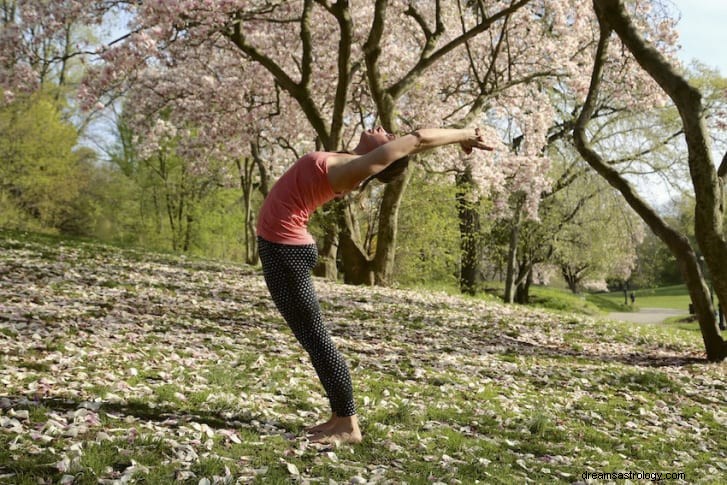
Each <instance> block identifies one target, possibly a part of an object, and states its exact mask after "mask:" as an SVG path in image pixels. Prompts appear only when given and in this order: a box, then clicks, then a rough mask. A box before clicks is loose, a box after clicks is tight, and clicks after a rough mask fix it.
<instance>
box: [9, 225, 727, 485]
mask: <svg viewBox="0 0 727 485" xmlns="http://www.w3.org/2000/svg"><path fill="white" fill-rule="evenodd" d="M316 287H317V291H318V294H319V297H320V299H321V305H322V309H323V311H324V314H325V317H326V319H327V322H328V324H329V325H330V328H331V331H332V333H333V335H334V339H335V341H336V342H337V344H338V345H339V347H340V348H341V350H342V352H343V353H344V355H345V356H346V357H347V359H348V361H349V364H350V366H351V370H352V376H353V380H354V387H355V390H356V397H357V402H358V405H359V410H360V419H361V423H362V430H363V433H364V441H363V443H361V444H360V445H356V446H324V445H316V444H312V443H310V442H308V441H307V440H306V439H305V437H304V434H303V432H302V431H303V428H304V427H305V426H306V425H310V424H312V423H314V422H317V421H320V420H322V419H325V418H327V417H328V407H327V402H326V399H325V397H324V396H322V394H321V389H320V386H319V384H318V383H317V380H316V379H315V378H314V373H313V369H312V367H311V365H310V364H309V362H308V359H307V357H306V356H305V355H303V354H302V352H301V350H300V348H299V346H298V344H297V343H296V342H295V339H294V337H293V336H292V334H291V332H290V331H289V330H288V328H287V327H286V325H285V324H284V322H283V321H282V319H281V318H280V316H279V315H278V313H277V311H276V310H275V308H274V307H273V305H272V303H271V302H270V298H269V296H268V294H267V290H266V288H265V285H264V282H263V280H262V277H261V275H260V272H259V270H258V269H257V268H253V267H248V266H243V265H234V264H227V263H221V262H214V261H201V260H193V259H187V258H183V257H178V256H174V255H165V254H152V253H146V252H142V251H136V250H122V249H118V248H111V247H107V246H101V245H97V244H91V243H84V242H69V241H59V240H51V241H44V240H38V239H32V240H31V239H28V238H26V237H23V238H19V237H17V236H10V235H7V234H5V235H3V234H2V233H0V483H8V484H41V483H42V484H51V483H52V484H56V483H61V484H98V483H101V484H116V483H118V484H121V483H144V484H170V483H188V484H194V485H199V484H203V485H204V484H235V483H240V484H242V483H245V484H246V483H263V484H268V483H269V484H287V483H301V484H303V483H311V484H313V483H322V484H338V483H341V484H349V483H360V484H364V483H371V484H374V483H376V484H384V483H387V484H401V483H409V484H460V483H461V484H471V483H487V484H491V483H495V484H497V483H507V484H509V483H517V484H522V483H575V482H581V483H582V482H583V481H584V477H585V475H584V474H586V473H588V474H594V473H595V474H597V473H605V472H617V473H624V474H628V473H637V472H638V473H654V474H656V473H661V474H666V473H673V474H675V475H674V476H673V477H672V478H674V479H673V480H670V481H669V482H668V483H705V484H721V483H724V480H723V478H724V476H725V475H726V474H727V409H726V408H725V396H726V395H727V379H725V371H727V363H719V364H713V363H706V362H705V361H704V360H703V349H702V342H701V337H700V335H699V334H698V333H697V332H694V331H690V330H684V329H681V328H674V327H672V326H669V325H660V326H657V325H629V324H622V323H618V322H612V321H608V320H602V319H600V317H595V316H584V315H583V314H581V313H574V312H570V311H567V310H562V309H561V310H558V311H556V312H553V311H548V310H542V309H537V308H532V307H528V308H522V307H518V306H505V305H502V304H500V303H498V302H496V301H493V300H483V299H477V298H461V297H459V296H456V295H448V294H446V293H441V292H435V291H429V292H427V291H404V290H396V289H387V288H362V287H352V286H344V285H340V284H335V283H330V282H326V281H323V280H316ZM593 476H594V475H589V477H593ZM653 477H654V478H655V477H656V475H654V476H653ZM664 477H665V475H662V478H664ZM591 483H625V481H624V480H622V479H616V480H610V481H608V480H606V481H598V482H591ZM630 483H646V481H645V480H641V479H639V478H638V476H635V475H632V477H631V481H630Z"/></svg>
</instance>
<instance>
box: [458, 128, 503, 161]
mask: <svg viewBox="0 0 727 485" xmlns="http://www.w3.org/2000/svg"><path fill="white" fill-rule="evenodd" d="M459 146H461V147H462V150H464V152H465V153H466V154H467V155H469V154H470V153H472V150H474V149H475V148H477V149H478V150H487V151H492V150H494V148H493V147H491V146H490V145H488V144H486V143H485V138H484V137H483V136H482V135H481V134H480V129H479V128H475V132H474V136H469V137H467V139H465V140H462V141H461V142H459Z"/></svg>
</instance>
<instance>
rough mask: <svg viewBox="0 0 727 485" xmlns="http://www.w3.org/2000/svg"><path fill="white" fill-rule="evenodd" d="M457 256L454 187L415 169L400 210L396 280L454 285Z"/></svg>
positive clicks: (441, 179)
mask: <svg viewBox="0 0 727 485" xmlns="http://www.w3.org/2000/svg"><path fill="white" fill-rule="evenodd" d="M459 257H460V255H459V221H458V219H457V210H456V206H455V187H454V185H453V184H451V183H447V182H446V181H445V180H443V178H442V177H439V176H436V175H432V174H427V173H424V172H423V171H422V170H419V169H417V170H416V171H415V173H414V174H413V176H412V180H411V182H410V187H409V189H408V190H407V193H406V194H405V196H404V200H403V202H402V206H401V209H400V211H399V236H398V239H397V252H396V266H395V267H396V269H395V270H394V275H395V278H396V281H397V282H398V283H401V284H404V285H421V284H426V285H432V284H438V285H445V286H455V287H456V286H457V284H458V274H459Z"/></svg>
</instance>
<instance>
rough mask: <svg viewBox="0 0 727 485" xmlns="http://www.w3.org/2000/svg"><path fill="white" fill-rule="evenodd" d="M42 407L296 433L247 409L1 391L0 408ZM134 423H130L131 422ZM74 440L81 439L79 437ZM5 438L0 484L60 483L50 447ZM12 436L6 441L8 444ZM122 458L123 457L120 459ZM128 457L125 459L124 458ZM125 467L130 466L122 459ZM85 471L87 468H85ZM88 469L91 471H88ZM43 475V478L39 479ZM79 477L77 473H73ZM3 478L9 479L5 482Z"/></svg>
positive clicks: (166, 422)
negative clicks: (26, 449)
mask: <svg viewBox="0 0 727 485" xmlns="http://www.w3.org/2000/svg"><path fill="white" fill-rule="evenodd" d="M36 408H44V409H46V410H48V411H55V412H60V413H66V412H73V411H76V410H78V409H82V408H86V409H90V410H93V411H94V412H98V413H99V414H100V415H101V417H104V415H106V416H109V415H113V416H114V417H116V418H121V419H123V418H125V417H133V418H136V419H138V420H139V421H142V422H153V423H155V424H156V425H159V426H165V427H169V428H175V427H178V426H182V425H184V424H185V423H192V422H194V423H199V424H206V425H207V426H209V427H210V428H212V429H214V430H217V429H235V428H238V429H239V428H252V429H256V430H258V431H259V432H260V433H261V434H268V435H270V434H279V435H284V434H286V433H295V432H296V429H295V426H294V425H292V424H291V423H285V422H271V421H269V420H267V419H266V418H264V417H262V416H259V415H255V414H253V413H252V412H249V411H243V412H241V413H235V414H232V413H227V412H225V413H220V412H214V411H198V410H195V411H192V410H180V409H176V408H173V407H165V406H155V407H152V406H149V405H147V404H145V403H142V402H129V403H110V402H89V401H78V400H73V399H65V398H54V397H44V398H38V399H28V398H27V397H24V396H7V395H6V396H2V395H0V409H15V410H16V411H17V410H23V409H26V410H31V413H32V409H36ZM130 426H131V427H133V424H132V425H130ZM77 440H81V441H84V439H83V438H82V437H80V436H79V437H78V438H77ZM3 441H4V440H0V484H2V483H13V484H25V483H28V484H30V483H33V484H36V483H59V482H60V480H61V479H62V475H63V473H61V471H60V470H59V468H58V466H57V463H58V462H59V460H60V457H59V455H57V454H55V453H53V452H52V451H51V450H49V449H40V450H39V451H38V453H37V454H28V453H21V454H18V453H17V452H13V451H12V450H11V449H10V446H2V443H3ZM11 442H12V440H8V441H6V443H8V444H10V443H11ZM122 461H123V460H122ZM126 461H128V460H126ZM122 464H123V465H124V466H123V467H122V468H125V467H126V466H129V464H128V463H126V462H125V461H124V463H122ZM86 472H88V470H86ZM86 472H84V473H86ZM88 473H90V472H88ZM39 478H42V479H43V480H44V481H38V480H39ZM76 478H78V477H76ZM5 480H12V481H10V482H7V481H5ZM73 483H74V484H76V483H84V484H85V483H89V484H90V483H97V481H96V479H95V478H94V477H85V476H84V477H83V479H81V480H80V481H79V480H76V481H74V482H73Z"/></svg>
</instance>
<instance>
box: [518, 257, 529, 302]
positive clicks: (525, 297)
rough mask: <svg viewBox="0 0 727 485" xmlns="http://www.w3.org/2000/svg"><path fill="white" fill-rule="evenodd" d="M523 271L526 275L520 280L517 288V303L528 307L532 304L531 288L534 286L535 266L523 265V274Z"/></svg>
mask: <svg viewBox="0 0 727 485" xmlns="http://www.w3.org/2000/svg"><path fill="white" fill-rule="evenodd" d="M523 271H524V272H525V274H524V275H523V277H521V278H519V282H518V284H517V285H516V287H515V303H518V304H520V305H527V304H528V303H530V286H531V285H532V284H533V266H532V265H531V264H527V265H523V266H522V267H521V273H522V272H523Z"/></svg>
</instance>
